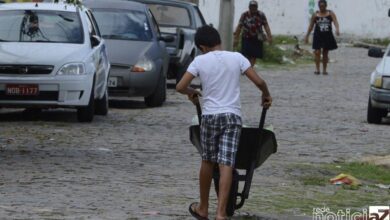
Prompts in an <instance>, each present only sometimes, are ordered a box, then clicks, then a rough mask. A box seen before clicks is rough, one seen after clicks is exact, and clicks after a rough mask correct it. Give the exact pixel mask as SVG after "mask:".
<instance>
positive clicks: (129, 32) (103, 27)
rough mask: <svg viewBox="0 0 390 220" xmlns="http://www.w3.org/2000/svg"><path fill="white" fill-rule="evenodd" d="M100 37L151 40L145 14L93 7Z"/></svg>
mask: <svg viewBox="0 0 390 220" xmlns="http://www.w3.org/2000/svg"><path fill="white" fill-rule="evenodd" d="M93 14H94V15H95V18H96V20H97V24H98V26H99V30H100V31H101V34H102V37H103V38H106V39H116V40H138V41H151V40H152V36H153V35H152V32H151V30H150V27H149V23H148V20H147V17H146V14H145V13H144V12H142V11H135V10H123V9H93Z"/></svg>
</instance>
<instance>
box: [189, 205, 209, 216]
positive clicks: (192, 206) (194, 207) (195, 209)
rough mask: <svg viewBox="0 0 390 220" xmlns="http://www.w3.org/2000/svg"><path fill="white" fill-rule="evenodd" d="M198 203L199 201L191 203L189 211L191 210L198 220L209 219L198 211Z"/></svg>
mask: <svg viewBox="0 0 390 220" xmlns="http://www.w3.org/2000/svg"><path fill="white" fill-rule="evenodd" d="M198 204H199V203H197V202H193V203H191V205H190V207H188V211H189V212H190V214H191V215H192V216H193V217H194V218H196V219H198V220H209V219H208V218H207V217H203V216H201V215H199V214H198V212H197V207H198Z"/></svg>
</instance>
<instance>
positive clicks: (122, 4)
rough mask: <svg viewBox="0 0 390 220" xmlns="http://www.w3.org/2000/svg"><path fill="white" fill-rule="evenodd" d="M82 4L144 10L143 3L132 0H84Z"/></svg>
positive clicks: (90, 6)
mask: <svg viewBox="0 0 390 220" xmlns="http://www.w3.org/2000/svg"><path fill="white" fill-rule="evenodd" d="M83 4H84V5H85V6H87V7H89V8H113V9H131V10H136V11H145V9H146V6H145V4H142V3H139V2H132V1H121V0H114V1H107V0H104V1H103V0H85V1H83Z"/></svg>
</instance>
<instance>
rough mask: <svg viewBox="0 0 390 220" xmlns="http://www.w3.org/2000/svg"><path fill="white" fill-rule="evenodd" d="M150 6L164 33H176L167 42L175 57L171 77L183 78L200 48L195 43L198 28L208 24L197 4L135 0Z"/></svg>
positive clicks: (170, 71)
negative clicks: (171, 39) (169, 41)
mask: <svg viewBox="0 0 390 220" xmlns="http://www.w3.org/2000/svg"><path fill="white" fill-rule="evenodd" d="M132 1H138V2H142V3H145V4H147V5H148V6H149V8H150V10H151V11H152V13H153V15H154V17H155V18H156V20H157V22H158V25H159V26H160V29H161V32H162V35H163V36H173V37H174V41H173V42H171V43H168V44H167V50H168V53H169V55H170V57H171V59H170V65H169V71H168V78H169V79H176V80H177V81H179V80H180V79H181V77H182V76H183V74H184V73H185V71H186V70H187V67H188V65H189V64H190V63H191V61H192V60H193V59H194V57H195V56H197V55H198V54H200V51H199V50H198V48H197V47H196V45H195V42H194V37H195V32H196V29H197V28H199V27H202V26H204V25H206V22H205V20H204V18H203V15H202V13H201V11H200V10H199V8H198V6H197V5H196V4H193V3H189V2H184V1H176V0H132Z"/></svg>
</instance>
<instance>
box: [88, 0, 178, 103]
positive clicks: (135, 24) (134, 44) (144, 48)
mask: <svg viewBox="0 0 390 220" xmlns="http://www.w3.org/2000/svg"><path fill="white" fill-rule="evenodd" d="M83 4H84V5H86V6H87V7H89V8H91V10H92V11H93V14H94V16H95V17H96V20H97V23H98V26H99V29H100V31H101V33H102V37H103V38H104V39H105V40H106V44H107V49H108V57H109V59H110V63H111V72H110V76H109V81H108V82H109V84H108V86H109V94H110V96H126V97H133V96H141V97H144V100H145V103H146V105H147V106H151V107H153V106H160V105H162V104H163V103H164V101H165V99H166V78H167V71H168V65H169V55H168V54H167V51H166V45H165V42H166V41H172V40H173V37H162V36H161V34H160V31H159V27H158V25H157V22H156V21H155V20H154V18H153V15H152V13H151V12H150V11H149V9H148V8H147V7H146V6H145V5H144V4H141V3H137V2H127V1H93V0H91V1H83Z"/></svg>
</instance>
